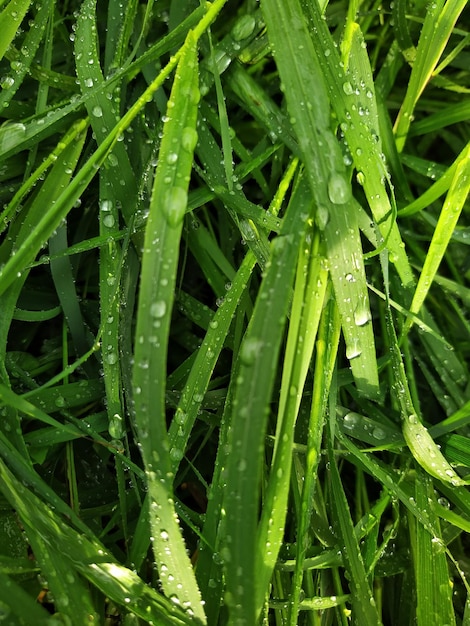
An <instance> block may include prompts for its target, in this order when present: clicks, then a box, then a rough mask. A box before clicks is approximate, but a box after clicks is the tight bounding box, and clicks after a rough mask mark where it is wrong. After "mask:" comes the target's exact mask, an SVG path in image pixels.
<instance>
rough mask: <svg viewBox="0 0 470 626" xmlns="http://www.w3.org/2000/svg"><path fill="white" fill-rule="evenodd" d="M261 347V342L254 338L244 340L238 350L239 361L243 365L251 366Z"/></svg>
mask: <svg viewBox="0 0 470 626" xmlns="http://www.w3.org/2000/svg"><path fill="white" fill-rule="evenodd" d="M262 347H263V342H262V341H261V339H257V338H255V337H250V338H249V339H246V340H245V341H244V342H243V344H242V347H241V350H240V361H241V362H242V363H243V364H244V365H253V363H254V362H255V360H256V357H257V356H258V354H259V352H260V350H261V348H262Z"/></svg>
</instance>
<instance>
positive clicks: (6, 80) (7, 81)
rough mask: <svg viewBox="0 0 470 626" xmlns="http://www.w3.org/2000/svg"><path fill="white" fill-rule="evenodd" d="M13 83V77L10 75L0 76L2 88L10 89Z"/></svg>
mask: <svg viewBox="0 0 470 626" xmlns="http://www.w3.org/2000/svg"><path fill="white" fill-rule="evenodd" d="M14 84H15V79H14V78H13V77H12V76H2V77H1V78H0V87H1V88H2V89H10V87H13V85H14Z"/></svg>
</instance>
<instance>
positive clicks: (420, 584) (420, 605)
mask: <svg viewBox="0 0 470 626" xmlns="http://www.w3.org/2000/svg"><path fill="white" fill-rule="evenodd" d="M415 499H416V505H417V506H418V507H419V508H420V509H422V510H425V511H427V515H428V518H429V521H430V523H431V524H432V526H433V528H434V534H433V535H431V534H430V533H429V532H428V530H427V529H425V528H424V527H423V526H422V525H421V524H420V523H413V522H411V523H410V532H412V533H413V532H414V534H415V537H414V540H413V539H412V541H411V546H412V547H413V548H414V550H413V564H414V569H415V577H416V593H417V600H418V601H417V606H416V620H417V622H416V623H417V624H418V626H427V625H428V624H448V625H449V626H453V625H454V624H455V623H456V621H455V611H454V606H453V603H452V581H451V580H450V577H449V566H448V564H447V556H446V544H445V543H444V541H443V539H442V535H441V530H440V524H439V518H438V517H437V515H436V512H435V510H434V505H435V504H436V495H435V490H434V485H433V481H432V480H431V478H430V476H427V475H425V474H423V472H418V474H417V477H416V481H415Z"/></svg>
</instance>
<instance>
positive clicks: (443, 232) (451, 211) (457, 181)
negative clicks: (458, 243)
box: [403, 144, 470, 333]
mask: <svg viewBox="0 0 470 626" xmlns="http://www.w3.org/2000/svg"><path fill="white" fill-rule="evenodd" d="M469 190H470V144H467V147H466V148H465V151H464V153H463V154H462V159H461V160H460V162H459V164H458V166H457V168H456V170H455V174H454V176H453V178H452V182H451V184H450V187H449V191H448V193H447V196H446V199H445V201H444V205H443V207H442V211H441V214H440V216H439V221H438V222H437V225H436V228H435V230H434V234H433V237H432V240H431V243H430V245H429V248H428V253H427V255H426V260H425V262H424V265H423V269H422V270H421V273H420V276H419V280H418V284H417V286H416V291H415V294H414V296H413V301H412V303H411V307H410V311H411V313H413V314H415V315H417V314H418V313H419V311H420V309H421V306H422V304H423V302H424V300H425V299H426V296H427V295H428V292H429V289H430V286H431V285H432V283H433V281H434V278H435V276H436V274H437V270H438V268H439V265H440V263H441V261H442V259H443V257H444V254H445V253H446V250H447V248H448V246H449V243H450V240H451V237H452V234H453V232H454V229H455V227H456V225H457V222H458V220H459V217H460V214H461V212H462V210H463V208H464V205H465V202H466V200H467V196H468V193H469ZM411 325H412V321H411V320H407V322H406V323H405V326H404V329H403V332H405V333H406V332H407V331H408V330H409V329H410V328H411Z"/></svg>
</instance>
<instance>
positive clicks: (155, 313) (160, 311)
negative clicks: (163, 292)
mask: <svg viewBox="0 0 470 626" xmlns="http://www.w3.org/2000/svg"><path fill="white" fill-rule="evenodd" d="M165 313H166V302H165V301H164V300H157V301H156V302H154V303H153V304H152V305H151V306H150V315H151V316H152V317H154V318H156V319H160V318H162V317H163V316H164V315H165Z"/></svg>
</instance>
